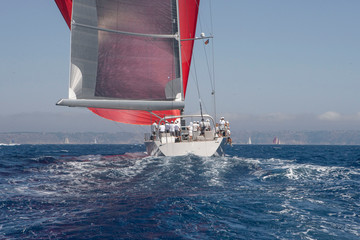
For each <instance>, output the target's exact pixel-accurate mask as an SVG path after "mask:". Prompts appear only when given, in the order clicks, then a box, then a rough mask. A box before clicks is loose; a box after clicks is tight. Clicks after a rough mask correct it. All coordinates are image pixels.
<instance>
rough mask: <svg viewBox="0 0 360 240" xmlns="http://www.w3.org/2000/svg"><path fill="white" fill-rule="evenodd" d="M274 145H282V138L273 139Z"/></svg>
mask: <svg viewBox="0 0 360 240" xmlns="http://www.w3.org/2000/svg"><path fill="white" fill-rule="evenodd" d="M273 144H281V142H280V138H278V137H274V139H273Z"/></svg>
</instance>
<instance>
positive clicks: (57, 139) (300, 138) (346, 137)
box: [0, 130, 360, 145]
mask: <svg viewBox="0 0 360 240" xmlns="http://www.w3.org/2000/svg"><path fill="white" fill-rule="evenodd" d="M231 135H232V139H233V142H234V143H236V144H247V143H248V141H249V138H251V142H252V144H273V139H274V138H275V137H276V138H278V139H280V143H281V144H288V145H315V144H322V145H360V131H349V130H346V131H340V130H334V131H232V134H231ZM143 139H144V135H143V134H140V133H129V132H117V133H96V132H79V133H63V132H54V133H51V132H50V133H40V132H8V133H0V143H2V144H9V143H19V144H138V143H143Z"/></svg>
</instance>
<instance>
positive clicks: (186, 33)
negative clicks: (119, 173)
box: [55, 0, 200, 125]
mask: <svg viewBox="0 0 360 240" xmlns="http://www.w3.org/2000/svg"><path fill="white" fill-rule="evenodd" d="M55 3H56V4H57V6H58V8H59V10H60V12H61V14H62V16H63V17H64V19H65V21H66V24H67V25H68V27H69V28H71V14H72V0H55ZM199 4H200V0H179V25H180V36H181V39H189V38H194V37H195V31H196V23H197V17H198V11H199ZM193 46H194V41H193V40H190V41H182V42H181V64H182V77H183V92H184V96H185V94H186V88H187V83H188V78H189V71H190V65H191V58H192V51H193ZM89 110H91V111H92V112H93V113H95V114H97V115H99V116H101V117H103V118H106V119H109V120H112V121H116V122H121V123H128V124H136V125H150V124H152V123H153V122H154V121H156V122H157V121H158V119H157V118H156V117H155V116H154V115H153V114H151V113H149V112H147V111H141V110H115V109H102V108H89ZM153 113H154V114H156V115H157V116H160V117H164V116H168V115H179V114H180V110H165V111H153Z"/></svg>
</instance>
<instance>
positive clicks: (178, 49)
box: [55, 0, 200, 125]
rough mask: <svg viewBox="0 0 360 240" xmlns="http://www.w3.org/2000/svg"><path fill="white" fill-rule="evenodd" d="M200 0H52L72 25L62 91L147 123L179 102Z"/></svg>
mask: <svg viewBox="0 0 360 240" xmlns="http://www.w3.org/2000/svg"><path fill="white" fill-rule="evenodd" d="M199 1H200V0H152V1H148V0H73V1H72V0H55V2H56V4H57V6H58V8H59V9H60V11H61V13H62V15H63V17H64V19H65V20H66V23H67V24H68V26H69V27H70V28H71V29H72V37H71V71H70V89H69V99H64V100H62V101H60V102H59V104H60V105H67V106H81V107H88V108H89V109H90V110H91V111H92V112H94V113H96V114H98V115H100V116H101V117H104V118H107V119H110V120H113V121H117V122H123V123H130V124H141V125H149V124H152V123H153V122H154V121H156V120H157V119H156V118H155V117H154V114H155V115H157V116H159V117H163V116H165V115H179V113H180V110H179V109H182V108H183V106H184V99H185V94H186V87H187V81H188V75H189V70H190V64H191V57H192V50H193V44H194V41H193V40H187V41H181V40H183V39H192V38H194V36H195V29H196V21H197V14H198V6H199ZM150 112H152V113H153V114H151V113H150Z"/></svg>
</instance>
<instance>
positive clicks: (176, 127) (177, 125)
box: [174, 121, 180, 137]
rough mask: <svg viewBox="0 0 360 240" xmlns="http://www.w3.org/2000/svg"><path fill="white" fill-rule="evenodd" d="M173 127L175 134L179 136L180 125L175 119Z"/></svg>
mask: <svg viewBox="0 0 360 240" xmlns="http://www.w3.org/2000/svg"><path fill="white" fill-rule="evenodd" d="M174 128H175V136H176V137H179V136H180V126H179V124H177V121H175V124H174Z"/></svg>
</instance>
